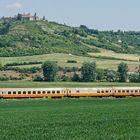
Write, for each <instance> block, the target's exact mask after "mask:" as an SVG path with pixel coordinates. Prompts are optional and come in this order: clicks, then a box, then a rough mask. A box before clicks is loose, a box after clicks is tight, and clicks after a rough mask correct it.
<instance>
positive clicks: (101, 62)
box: [0, 53, 138, 71]
mask: <svg viewBox="0 0 140 140" xmlns="http://www.w3.org/2000/svg"><path fill="white" fill-rule="evenodd" d="M100 54H103V55H102V56H104V53H100ZM94 56H95V57H96V56H98V53H97V54H96V53H95V54H94ZM102 56H101V57H99V58H92V57H83V56H75V55H71V54H62V53H54V54H45V55H34V56H26V57H24V56H23V57H0V63H1V64H2V65H5V64H7V63H23V62H36V61H38V62H44V61H57V62H58V65H59V66H61V67H81V65H82V64H83V63H84V62H93V61H94V62H96V63H97V67H98V68H108V69H114V70H115V69H117V66H118V65H119V64H120V63H121V62H122V61H123V60H117V59H116V58H115V57H114V58H115V59H116V60H115V59H114V60H113V59H111V58H110V59H109V58H108V59H104V58H102ZM108 56H110V57H112V56H111V55H110V54H109V55H108ZM105 57H107V56H105ZM121 57H122V56H121ZM137 58H138V56H137ZM120 59H121V58H120ZM68 60H75V61H77V63H67V61H68ZM125 62H126V63H127V64H128V66H129V69H130V71H134V70H135V69H136V67H138V62H137V61H136V59H134V60H133V61H132V59H128V61H125ZM33 66H39V67H40V66H41V64H40V65H38V64H37V65H23V66H19V67H33Z"/></svg>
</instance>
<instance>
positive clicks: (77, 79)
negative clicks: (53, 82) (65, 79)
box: [72, 73, 81, 82]
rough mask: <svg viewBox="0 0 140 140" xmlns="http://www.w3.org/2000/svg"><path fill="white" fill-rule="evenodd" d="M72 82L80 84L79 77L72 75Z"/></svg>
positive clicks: (75, 74)
mask: <svg viewBox="0 0 140 140" xmlns="http://www.w3.org/2000/svg"><path fill="white" fill-rule="evenodd" d="M72 81H74V82H80V81H81V79H80V77H79V75H78V74H77V73H74V74H73V77H72Z"/></svg>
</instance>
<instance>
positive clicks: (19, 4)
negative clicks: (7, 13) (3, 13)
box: [7, 2, 22, 9]
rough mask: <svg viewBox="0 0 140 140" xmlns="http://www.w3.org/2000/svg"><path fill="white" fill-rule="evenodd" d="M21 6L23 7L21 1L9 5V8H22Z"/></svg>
mask: <svg viewBox="0 0 140 140" xmlns="http://www.w3.org/2000/svg"><path fill="white" fill-rule="evenodd" d="M21 7H22V4H21V3H19V2H16V3H13V4H8V5H7V8H8V9H21Z"/></svg>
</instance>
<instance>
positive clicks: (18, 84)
mask: <svg viewBox="0 0 140 140" xmlns="http://www.w3.org/2000/svg"><path fill="white" fill-rule="evenodd" d="M111 86H123V87H124V86H128V87H137V86H140V83H117V82H31V81H1V82H0V88H37V87H38V88H47V87H111Z"/></svg>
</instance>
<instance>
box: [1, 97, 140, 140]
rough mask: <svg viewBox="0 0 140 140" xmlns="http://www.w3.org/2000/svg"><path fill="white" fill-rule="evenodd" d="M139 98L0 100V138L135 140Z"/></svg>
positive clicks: (139, 121) (138, 134)
mask: <svg viewBox="0 0 140 140" xmlns="http://www.w3.org/2000/svg"><path fill="white" fill-rule="evenodd" d="M139 106H140V98H132V97H131V98H124V99H115V98H110V99H109V98H107V99H106V98H102V99H99V98H80V99H61V100H60V99H59V100H52V99H35V100H32V99H29V100H0V139H1V140H9V139H10V140H25V139H32V140H45V139H46V140H128V139H129V140H130V139H131V140H139V139H140V129H139V128H140V108H139Z"/></svg>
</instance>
